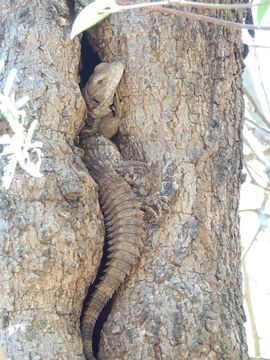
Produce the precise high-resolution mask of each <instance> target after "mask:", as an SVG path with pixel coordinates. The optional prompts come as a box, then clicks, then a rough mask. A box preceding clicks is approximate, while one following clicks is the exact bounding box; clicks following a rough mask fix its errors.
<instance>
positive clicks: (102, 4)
mask: <svg viewBox="0 0 270 360" xmlns="http://www.w3.org/2000/svg"><path fill="white" fill-rule="evenodd" d="M116 11H119V10H118V6H117V4H116V3H115V1H114V0H96V1H94V2H92V3H90V4H89V5H87V6H86V7H85V8H84V9H83V10H82V11H81V12H80V13H79V15H78V16H77V17H76V19H75V21H74V24H73V26H72V30H71V35H70V39H71V40H72V39H73V38H74V37H75V36H76V35H78V34H80V33H81V32H83V31H84V30H86V29H88V28H90V27H92V26H94V25H95V24H97V23H98V22H100V21H101V20H103V19H105V18H106V17H107V16H109V15H110V14H111V13H112V12H116Z"/></svg>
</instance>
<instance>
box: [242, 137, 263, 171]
mask: <svg viewBox="0 0 270 360" xmlns="http://www.w3.org/2000/svg"><path fill="white" fill-rule="evenodd" d="M244 144H245V145H246V146H247V147H248V148H249V150H250V151H251V152H252V154H254V155H255V158H256V160H257V161H258V162H260V163H261V164H262V165H263V166H264V167H267V163H266V162H265V161H263V160H262V159H261V158H260V156H259V155H258V154H257V153H256V151H255V150H254V149H253V147H252V146H251V145H250V143H249V142H248V141H247V140H246V139H244ZM258 176H260V175H259V174H258Z"/></svg>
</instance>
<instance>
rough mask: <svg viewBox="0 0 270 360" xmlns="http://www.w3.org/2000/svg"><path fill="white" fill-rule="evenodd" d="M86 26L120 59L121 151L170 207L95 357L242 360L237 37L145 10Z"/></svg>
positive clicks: (103, 50) (107, 55)
mask: <svg viewBox="0 0 270 360" xmlns="http://www.w3.org/2000/svg"><path fill="white" fill-rule="evenodd" d="M238 15H239V14H238ZM230 19H231V20H235V19H236V16H235V15H234V16H233V15H231V16H230ZM91 34H92V35H91V38H92V45H93V46H94V48H95V49H96V51H97V52H98V54H99V56H100V58H101V60H105V61H112V60H120V61H122V62H123V63H124V64H125V73H124V78H123V81H122V83H121V86H120V97H121V98H122V100H123V109H124V114H123V118H122V123H121V129H120V134H119V137H118V139H117V141H118V144H119V147H120V149H121V151H122V154H123V155H124V157H126V158H128V159H130V158H132V159H137V160H145V161H146V162H147V163H149V164H153V163H154V164H158V165H159V169H160V189H159V190H160V193H161V194H162V195H166V196H168V197H169V199H170V206H171V211H170V213H169V215H168V216H167V217H166V218H165V219H164V222H163V223H162V224H160V226H159V227H157V228H154V229H153V230H152V233H151V234H150V235H149V238H148V240H147V243H146V245H145V249H144V253H143V256H142V258H141V262H140V265H139V266H138V268H137V269H136V271H135V272H134V274H133V276H131V278H130V279H129V280H128V281H127V282H126V284H125V285H124V286H122V287H121V290H120V291H119V292H118V293H117V296H116V298H115V301H114V305H113V308H112V311H111V313H110V316H109V318H108V321H107V322H106V324H105V326H104V329H103V335H102V338H101V345H100V352H99V358H100V359H132V360H134V359H247V347H246V342H245V332H244V328H243V321H244V313H243V308H242V293H241V274H240V237H239V227H238V201H239V188H240V183H241V168H242V163H241V157H242V133H241V131H242V115H243V101H242V80H241V75H242V68H243V64H242V57H241V51H242V44H241V34H240V32H239V31H236V30H232V29H226V28H223V27H217V26H214V25H208V24H205V23H199V22H192V21H188V20H185V19H181V18H179V17H175V16H164V15H161V14H157V13H153V12H146V11H144V12H142V11H136V12H130V13H124V14H117V15H115V16H111V17H110V19H108V20H106V21H105V22H104V23H103V24H102V25H101V26H99V27H98V28H97V29H96V30H95V31H92V32H91Z"/></svg>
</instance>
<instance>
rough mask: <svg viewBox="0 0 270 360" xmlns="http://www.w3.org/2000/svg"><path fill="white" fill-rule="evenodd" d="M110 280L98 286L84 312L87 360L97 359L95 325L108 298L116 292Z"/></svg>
mask: <svg viewBox="0 0 270 360" xmlns="http://www.w3.org/2000/svg"><path fill="white" fill-rule="evenodd" d="M108 280H109V279H108ZM108 280H107V281H106V282H102V283H101V284H100V285H99V286H98V287H97V289H96V291H95V293H94V296H93V297H92V298H91V300H90V302H89V304H88V305H87V308H86V309H85V312H84V316H83V320H82V327H81V335H82V342H83V351H84V355H85V357H86V359H87V360H94V359H96V358H95V356H94V354H93V349H92V337H93V332H94V327H95V324H96V321H97V318H98V316H99V314H100V313H101V311H102V309H103V308H104V306H105V305H106V303H107V302H108V299H110V298H111V296H112V295H113V292H114V291H113V289H112V288H111V285H110V284H109V283H108Z"/></svg>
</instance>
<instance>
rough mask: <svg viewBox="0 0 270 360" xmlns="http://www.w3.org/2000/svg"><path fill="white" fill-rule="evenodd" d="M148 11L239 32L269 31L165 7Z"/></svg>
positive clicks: (259, 27) (266, 28)
mask: <svg viewBox="0 0 270 360" xmlns="http://www.w3.org/2000/svg"><path fill="white" fill-rule="evenodd" d="M149 8H150V7H149ZM150 9H151V10H152V11H157V12H160V13H164V14H174V15H179V16H183V17H186V18H188V19H192V20H202V21H205V22H209V23H212V24H216V25H221V26H226V27H231V28H236V29H241V30H242V29H247V30H268V31H269V30H270V26H256V25H247V24H240V23H236V22H233V21H228V20H223V19H218V18H214V17H211V16H206V15H201V14H194V13H190V12H186V11H182V10H178V9H169V8H165V7H153V8H152V7H151V8H150Z"/></svg>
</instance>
